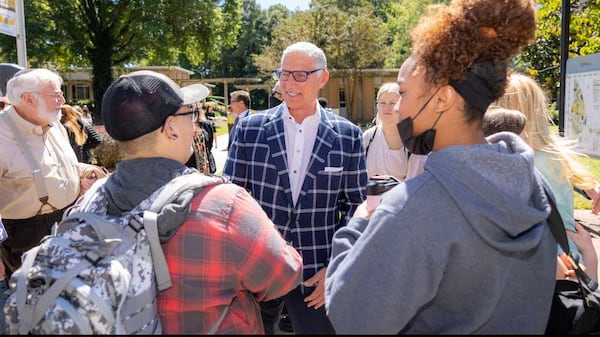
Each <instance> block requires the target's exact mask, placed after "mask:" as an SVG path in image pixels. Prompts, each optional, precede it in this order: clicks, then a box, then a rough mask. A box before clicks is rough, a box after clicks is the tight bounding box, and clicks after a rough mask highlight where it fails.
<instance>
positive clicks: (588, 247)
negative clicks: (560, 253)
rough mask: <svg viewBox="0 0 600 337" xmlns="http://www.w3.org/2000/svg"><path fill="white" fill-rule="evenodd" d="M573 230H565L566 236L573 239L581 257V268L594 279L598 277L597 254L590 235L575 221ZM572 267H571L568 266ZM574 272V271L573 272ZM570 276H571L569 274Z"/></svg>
mask: <svg viewBox="0 0 600 337" xmlns="http://www.w3.org/2000/svg"><path fill="white" fill-rule="evenodd" d="M575 230H576V231H577V232H573V231H569V230H568V231H567V236H568V237H569V238H570V239H571V240H573V242H574V243H575V245H576V246H577V249H579V252H580V253H581V256H582V257H583V262H584V263H583V265H582V269H583V270H584V271H585V272H586V273H587V274H588V275H589V276H590V277H591V278H593V279H594V280H597V279H598V256H597V254H596V248H595V247H594V243H593V242H592V235H591V234H590V233H589V232H588V231H587V230H585V228H583V226H582V225H581V224H580V223H579V222H577V221H575ZM570 269H572V268H570ZM573 274H574V272H573ZM570 277H571V276H570Z"/></svg>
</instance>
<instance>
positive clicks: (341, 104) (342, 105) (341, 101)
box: [338, 88, 346, 108]
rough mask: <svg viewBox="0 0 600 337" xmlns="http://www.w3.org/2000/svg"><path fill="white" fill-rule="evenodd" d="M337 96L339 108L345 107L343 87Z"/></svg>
mask: <svg viewBox="0 0 600 337" xmlns="http://www.w3.org/2000/svg"><path fill="white" fill-rule="evenodd" d="M338 97H339V98H340V108H345V107H346V92H345V91H344V88H340V91H339V94H338Z"/></svg>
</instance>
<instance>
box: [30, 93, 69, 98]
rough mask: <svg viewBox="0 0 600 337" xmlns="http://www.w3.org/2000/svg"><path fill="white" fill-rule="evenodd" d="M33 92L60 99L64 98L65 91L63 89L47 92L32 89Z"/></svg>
mask: <svg viewBox="0 0 600 337" xmlns="http://www.w3.org/2000/svg"><path fill="white" fill-rule="evenodd" d="M31 93H32V94H40V95H44V96H50V97H52V98H54V99H55V100H59V99H61V98H64V97H65V96H64V93H63V92H62V91H57V92H54V93H46V92H41V91H32V92H31Z"/></svg>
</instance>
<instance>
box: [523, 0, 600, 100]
mask: <svg viewBox="0 0 600 337" xmlns="http://www.w3.org/2000/svg"><path fill="white" fill-rule="evenodd" d="M536 2H537V3H538V12H537V25H538V28H537V31H536V38H535V43H534V44H532V45H531V46H529V47H527V48H526V49H524V50H523V52H522V53H521V54H520V55H519V57H518V59H517V60H518V64H520V65H521V66H523V67H525V68H526V69H525V72H526V73H528V74H529V75H532V76H534V77H535V78H536V79H537V81H538V82H539V83H541V84H542V85H543V86H544V87H545V88H546V89H547V90H548V92H549V93H550V97H552V98H554V99H555V98H557V97H558V91H559V84H560V78H559V75H560V36H561V5H562V1H561V0H537V1H536ZM571 2H572V5H571V17H570V27H569V37H570V43H569V57H577V56H585V55H590V54H594V53H598V52H600V2H598V1H581V0H580V1H571Z"/></svg>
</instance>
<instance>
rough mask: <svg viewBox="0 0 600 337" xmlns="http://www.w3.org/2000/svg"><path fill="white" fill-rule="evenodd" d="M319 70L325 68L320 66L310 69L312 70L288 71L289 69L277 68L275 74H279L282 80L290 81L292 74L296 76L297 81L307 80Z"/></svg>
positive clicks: (278, 76)
mask: <svg viewBox="0 0 600 337" xmlns="http://www.w3.org/2000/svg"><path fill="white" fill-rule="evenodd" d="M319 70H323V68H318V69H315V70H310V71H304V70H296V71H288V70H281V69H276V70H275V75H276V76H277V79H278V80H280V81H288V80H289V79H290V76H292V77H293V78H294V81H296V82H306V80H307V79H308V75H310V74H313V73H316V72H317V71H319Z"/></svg>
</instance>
